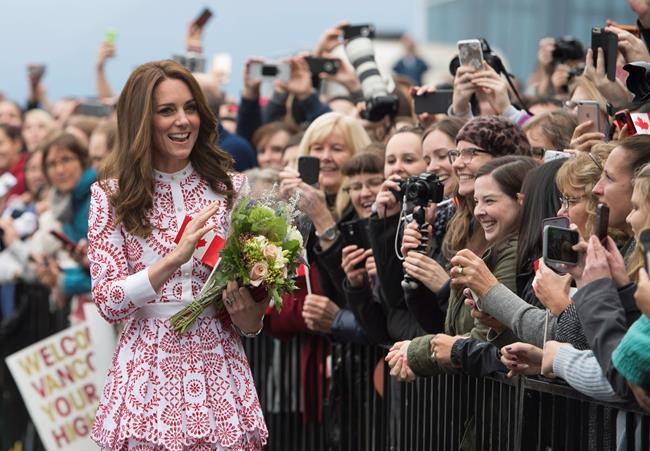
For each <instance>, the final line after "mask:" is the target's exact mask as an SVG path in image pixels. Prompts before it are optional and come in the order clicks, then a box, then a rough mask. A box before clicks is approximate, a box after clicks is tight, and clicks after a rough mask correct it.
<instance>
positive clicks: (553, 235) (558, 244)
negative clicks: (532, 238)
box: [542, 225, 580, 272]
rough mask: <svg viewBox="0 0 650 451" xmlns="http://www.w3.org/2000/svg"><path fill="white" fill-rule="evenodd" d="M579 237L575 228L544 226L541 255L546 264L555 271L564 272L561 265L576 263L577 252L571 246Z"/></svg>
mask: <svg viewBox="0 0 650 451" xmlns="http://www.w3.org/2000/svg"><path fill="white" fill-rule="evenodd" d="M579 239H580V237H579V235H578V232H577V231H576V230H571V229H568V228H564V227H556V226H552V225H548V226H545V227H544V239H543V241H542V255H543V258H544V263H546V266H548V267H550V268H552V269H553V270H554V271H556V272H565V271H563V270H562V269H561V268H562V266H563V265H568V266H574V265H576V264H578V253H577V252H576V251H575V250H573V246H575V245H576V244H578V240H579Z"/></svg>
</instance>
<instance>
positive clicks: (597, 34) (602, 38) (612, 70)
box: [591, 27, 618, 81]
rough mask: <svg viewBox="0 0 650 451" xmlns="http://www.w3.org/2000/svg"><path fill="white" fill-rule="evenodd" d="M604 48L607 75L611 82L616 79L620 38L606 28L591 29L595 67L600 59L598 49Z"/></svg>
mask: <svg viewBox="0 0 650 451" xmlns="http://www.w3.org/2000/svg"><path fill="white" fill-rule="evenodd" d="M599 48H602V49H603V53H604V54H605V55H604V56H605V73H606V74H607V78H609V80H610V81H614V80H615V79H616V57H617V55H618V36H616V34H615V33H612V32H611V31H605V29H604V28H599V27H594V28H592V29H591V51H592V52H593V57H594V67H596V58H598V49H599Z"/></svg>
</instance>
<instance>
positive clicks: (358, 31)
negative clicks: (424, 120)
mask: <svg viewBox="0 0 650 451" xmlns="http://www.w3.org/2000/svg"><path fill="white" fill-rule="evenodd" d="M350 31H354V33H350ZM374 33H375V31H374V27H373V26H372V25H366V26H363V27H355V26H351V25H349V26H348V27H347V29H344V37H345V53H346V54H347V56H348V59H349V60H350V63H352V66H354V70H355V72H356V73H357V77H358V78H359V81H360V82H361V90H362V91H363V97H364V98H365V101H366V111H365V113H364V114H365V119H368V120H369V121H372V122H378V121H381V120H382V119H384V118H385V117H387V116H388V117H390V118H394V117H395V116H397V111H398V106H399V101H398V98H397V96H396V95H395V94H392V93H389V92H388V85H387V84H386V82H385V81H384V79H383V78H382V76H381V73H380V72H379V68H378V67H377V62H376V61H375V50H374V49H373V46H372V40H371V37H372V36H374Z"/></svg>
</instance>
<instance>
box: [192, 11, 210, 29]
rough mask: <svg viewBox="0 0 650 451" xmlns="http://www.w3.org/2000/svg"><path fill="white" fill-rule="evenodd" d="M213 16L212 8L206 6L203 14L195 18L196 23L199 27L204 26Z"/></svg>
mask: <svg viewBox="0 0 650 451" xmlns="http://www.w3.org/2000/svg"><path fill="white" fill-rule="evenodd" d="M211 17H212V11H210V8H204V9H203V11H201V14H199V17H197V18H196V19H194V25H196V26H197V27H199V28H203V27H204V26H205V24H206V23H208V20H210V18H211Z"/></svg>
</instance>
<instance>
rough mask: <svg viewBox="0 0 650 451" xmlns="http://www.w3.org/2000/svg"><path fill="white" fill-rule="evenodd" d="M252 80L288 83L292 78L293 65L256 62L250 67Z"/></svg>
mask: <svg viewBox="0 0 650 451" xmlns="http://www.w3.org/2000/svg"><path fill="white" fill-rule="evenodd" d="M249 74H250V77H251V80H255V81H273V80H280V81H283V82H285V83H286V82H288V81H289V79H290V78H291V65H290V64H289V63H273V62H265V63H259V62H255V63H252V64H251V65H250V68H249Z"/></svg>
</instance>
